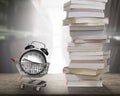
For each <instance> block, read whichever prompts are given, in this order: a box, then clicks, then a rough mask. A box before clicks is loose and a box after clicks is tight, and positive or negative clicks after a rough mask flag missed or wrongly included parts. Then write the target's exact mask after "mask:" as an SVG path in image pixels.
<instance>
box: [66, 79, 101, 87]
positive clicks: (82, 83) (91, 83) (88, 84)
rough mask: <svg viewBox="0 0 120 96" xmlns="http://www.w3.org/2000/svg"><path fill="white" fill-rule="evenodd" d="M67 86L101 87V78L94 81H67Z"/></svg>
mask: <svg viewBox="0 0 120 96" xmlns="http://www.w3.org/2000/svg"><path fill="white" fill-rule="evenodd" d="M67 86H68V87H102V86H103V85H102V80H99V81H96V80H94V81H93V80H91V81H87V80H86V81H67Z"/></svg>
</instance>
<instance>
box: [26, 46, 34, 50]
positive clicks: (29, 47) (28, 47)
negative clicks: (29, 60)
mask: <svg viewBox="0 0 120 96" xmlns="http://www.w3.org/2000/svg"><path fill="white" fill-rule="evenodd" d="M32 48H35V46H34V45H27V46H26V47H25V50H27V49H32Z"/></svg>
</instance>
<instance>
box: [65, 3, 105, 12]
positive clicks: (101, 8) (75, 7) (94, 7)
mask: <svg viewBox="0 0 120 96" xmlns="http://www.w3.org/2000/svg"><path fill="white" fill-rule="evenodd" d="M72 9H92V10H93V9H99V10H105V6H103V5H102V6H97V5H94V6H93V5H88V4H84V5H83V4H70V5H68V6H64V10H65V11H67V10H72Z"/></svg>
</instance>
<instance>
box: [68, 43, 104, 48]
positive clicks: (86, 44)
mask: <svg viewBox="0 0 120 96" xmlns="http://www.w3.org/2000/svg"><path fill="white" fill-rule="evenodd" d="M103 45H105V44H102V43H83V44H76V43H74V42H70V43H68V47H75V46H76V47H92V46H95V47H96V46H97V47H101V46H103Z"/></svg>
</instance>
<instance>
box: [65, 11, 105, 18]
mask: <svg viewBox="0 0 120 96" xmlns="http://www.w3.org/2000/svg"><path fill="white" fill-rule="evenodd" d="M72 17H104V12H79V11H78V12H67V18H72Z"/></svg>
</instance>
